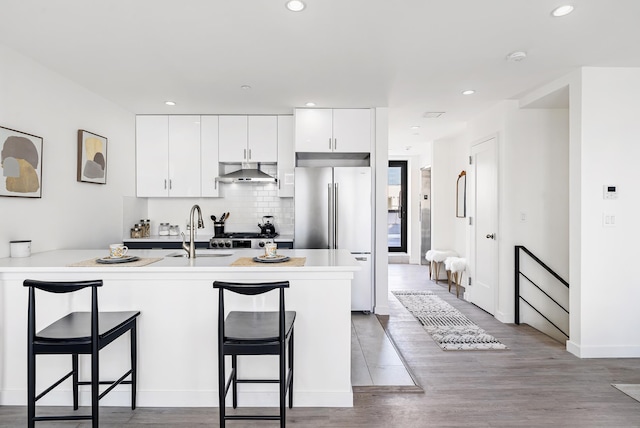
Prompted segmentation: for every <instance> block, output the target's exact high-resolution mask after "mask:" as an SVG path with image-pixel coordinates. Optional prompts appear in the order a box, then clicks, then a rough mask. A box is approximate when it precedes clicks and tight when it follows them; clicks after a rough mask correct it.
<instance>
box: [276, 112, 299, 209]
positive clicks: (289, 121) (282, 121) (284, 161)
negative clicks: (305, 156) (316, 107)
mask: <svg viewBox="0 0 640 428" xmlns="http://www.w3.org/2000/svg"><path fill="white" fill-rule="evenodd" d="M295 158H296V156H295V152H294V148H293V116H278V196H279V197H281V198H293V185H294V178H295V175H294V174H295V161H296V159H295Z"/></svg>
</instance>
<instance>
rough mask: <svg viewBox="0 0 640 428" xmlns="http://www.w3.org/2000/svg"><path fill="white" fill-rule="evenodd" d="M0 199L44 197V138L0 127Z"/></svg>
mask: <svg viewBox="0 0 640 428" xmlns="http://www.w3.org/2000/svg"><path fill="white" fill-rule="evenodd" d="M0 169H1V170H2V174H1V175H0V196H17V197H23V198H41V197H42V138H41V137H36V136H35V135H31V134H26V133H24V132H20V131H16V130H14V129H9V128H4V127H1V126H0Z"/></svg>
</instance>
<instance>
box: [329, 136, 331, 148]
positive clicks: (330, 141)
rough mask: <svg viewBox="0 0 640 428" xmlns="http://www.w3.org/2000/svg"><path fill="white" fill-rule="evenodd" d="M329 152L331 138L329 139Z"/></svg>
mask: <svg viewBox="0 0 640 428" xmlns="http://www.w3.org/2000/svg"><path fill="white" fill-rule="evenodd" d="M329 150H331V138H329Z"/></svg>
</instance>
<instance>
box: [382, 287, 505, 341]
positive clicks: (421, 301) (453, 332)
mask: <svg viewBox="0 0 640 428" xmlns="http://www.w3.org/2000/svg"><path fill="white" fill-rule="evenodd" d="M391 292H392V293H393V294H394V295H395V296H396V298H397V299H398V300H399V301H400V303H402V305H403V306H404V307H405V308H407V310H408V311H409V312H410V313H411V315H413V316H414V317H415V318H416V319H417V320H418V321H419V322H420V324H422V327H424V329H425V330H426V331H427V333H429V335H431V337H432V338H433V340H434V341H435V342H436V343H437V344H438V345H439V346H440V348H442V350H443V351H476V350H504V349H508V348H507V347H506V346H505V345H503V344H502V343H500V342H499V341H498V340H497V339H496V338H495V337H493V336H491V335H490V334H487V332H486V331H484V330H483V329H481V328H480V327H478V326H477V325H476V324H474V323H473V321H471V320H470V319H469V318H467V317H466V316H464V315H463V314H462V313H461V312H460V311H458V310H457V309H456V308H454V307H453V306H451V305H450V304H448V303H447V302H445V301H444V300H442V299H441V298H439V297H438V296H436V295H435V294H434V293H433V292H431V291H419V290H393V291H391Z"/></svg>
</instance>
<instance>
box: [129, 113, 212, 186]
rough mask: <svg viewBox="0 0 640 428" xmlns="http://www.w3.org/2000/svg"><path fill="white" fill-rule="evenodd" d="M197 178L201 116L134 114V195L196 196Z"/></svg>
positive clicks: (198, 174)
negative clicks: (135, 115) (135, 190)
mask: <svg viewBox="0 0 640 428" xmlns="http://www.w3.org/2000/svg"><path fill="white" fill-rule="evenodd" d="M194 165H195V167H194ZM200 180H201V177H200V116H166V115H159V116H137V117H136V189H137V192H136V193H137V195H138V196H139V197H167V196H173V197H193V196H195V197H198V196H200Z"/></svg>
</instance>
